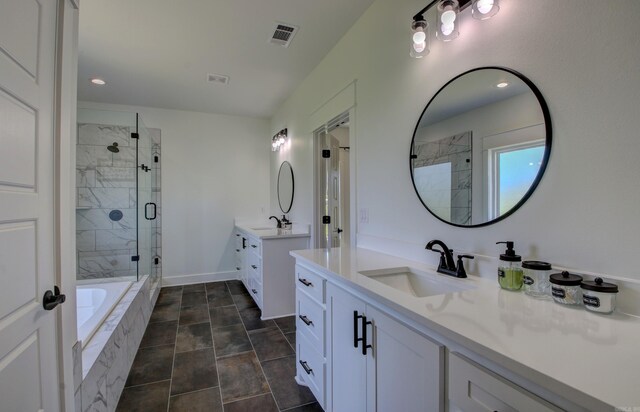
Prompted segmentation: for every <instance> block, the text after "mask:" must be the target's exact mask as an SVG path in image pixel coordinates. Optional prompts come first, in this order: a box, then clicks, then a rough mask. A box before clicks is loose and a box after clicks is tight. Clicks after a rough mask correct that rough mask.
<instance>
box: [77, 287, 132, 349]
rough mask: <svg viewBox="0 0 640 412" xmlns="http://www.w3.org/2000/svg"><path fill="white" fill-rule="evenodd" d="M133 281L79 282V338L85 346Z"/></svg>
mask: <svg viewBox="0 0 640 412" xmlns="http://www.w3.org/2000/svg"><path fill="white" fill-rule="evenodd" d="M131 284H132V282H109V283H96V284H79V285H78V286H76V299H77V311H78V315H77V321H78V340H79V341H80V342H81V345H82V346H83V347H84V346H85V345H86V344H87V343H88V342H89V340H91V337H92V336H93V335H94V333H95V332H96V330H98V328H99V327H100V325H102V322H104V320H105V319H106V318H107V316H109V314H110V313H111V311H112V310H113V308H114V307H115V305H116V304H117V303H118V302H119V301H120V299H122V296H124V294H125V293H127V291H128V290H129V287H131Z"/></svg>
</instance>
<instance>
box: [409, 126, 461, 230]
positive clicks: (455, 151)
mask: <svg viewBox="0 0 640 412" xmlns="http://www.w3.org/2000/svg"><path fill="white" fill-rule="evenodd" d="M414 154H415V155H417V156H418V157H417V159H415V160H414V162H413V166H414V168H417V167H423V166H432V165H439V164H443V163H450V164H451V201H450V205H451V212H450V219H451V220H450V221H451V222H452V223H456V224H460V225H468V224H471V200H472V199H471V175H472V172H471V171H472V163H473V157H472V132H471V131H468V132H464V133H460V134H457V135H455V136H451V137H447V138H444V139H440V140H436V141H432V142H425V143H420V144H416V146H415V149H414Z"/></svg>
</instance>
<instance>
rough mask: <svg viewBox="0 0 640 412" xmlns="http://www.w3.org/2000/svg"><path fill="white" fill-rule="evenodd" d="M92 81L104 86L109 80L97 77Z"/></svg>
mask: <svg viewBox="0 0 640 412" xmlns="http://www.w3.org/2000/svg"><path fill="white" fill-rule="evenodd" d="M91 83H93V84H95V85H98V86H104V85H105V84H107V82H105V81H104V80H102V79H99V78H97V77H95V78H93V79H91Z"/></svg>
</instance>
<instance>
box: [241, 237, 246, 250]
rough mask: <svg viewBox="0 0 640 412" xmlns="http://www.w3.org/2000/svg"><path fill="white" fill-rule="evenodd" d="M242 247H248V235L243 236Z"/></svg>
mask: <svg viewBox="0 0 640 412" xmlns="http://www.w3.org/2000/svg"><path fill="white" fill-rule="evenodd" d="M242 248H243V249H246V248H247V238H246V237H243V238H242Z"/></svg>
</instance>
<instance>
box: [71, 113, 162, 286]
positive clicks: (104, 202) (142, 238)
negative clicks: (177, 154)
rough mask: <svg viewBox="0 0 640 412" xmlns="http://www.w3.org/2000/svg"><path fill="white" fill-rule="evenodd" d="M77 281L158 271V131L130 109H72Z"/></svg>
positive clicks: (124, 278) (155, 274)
mask: <svg viewBox="0 0 640 412" xmlns="http://www.w3.org/2000/svg"><path fill="white" fill-rule="evenodd" d="M77 131H78V133H77V136H78V141H77V146H76V195H77V197H76V198H77V204H76V254H77V279H78V283H80V284H82V283H98V282H106V281H136V280H138V279H141V278H142V277H143V276H145V275H150V276H152V280H153V281H154V282H152V283H156V282H157V281H159V280H160V277H161V273H162V270H161V256H162V251H161V236H162V229H161V210H162V208H161V188H160V182H161V180H160V171H161V167H160V165H161V156H160V137H161V136H160V135H161V134H160V130H159V129H149V128H147V127H145V125H144V122H143V121H142V118H141V117H140V115H139V114H137V113H127V112H116V111H105V110H89V109H80V110H79V111H78V130H77Z"/></svg>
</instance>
